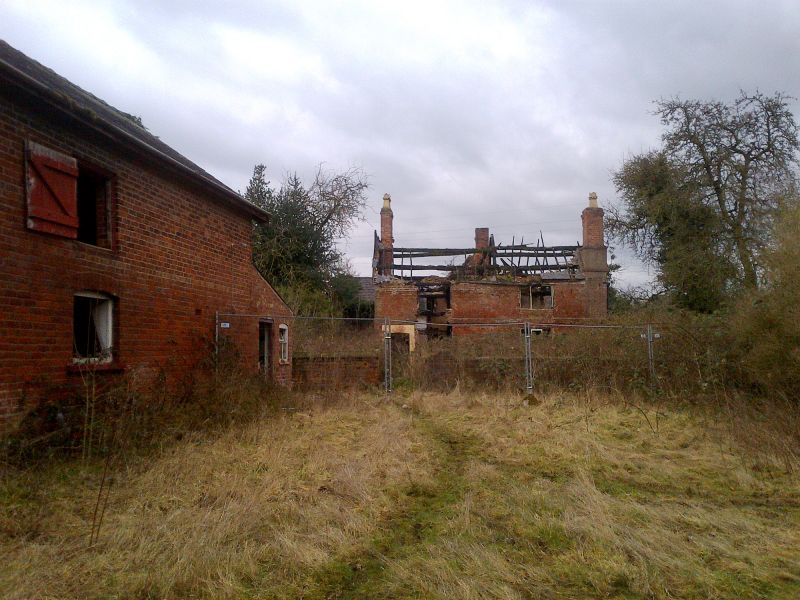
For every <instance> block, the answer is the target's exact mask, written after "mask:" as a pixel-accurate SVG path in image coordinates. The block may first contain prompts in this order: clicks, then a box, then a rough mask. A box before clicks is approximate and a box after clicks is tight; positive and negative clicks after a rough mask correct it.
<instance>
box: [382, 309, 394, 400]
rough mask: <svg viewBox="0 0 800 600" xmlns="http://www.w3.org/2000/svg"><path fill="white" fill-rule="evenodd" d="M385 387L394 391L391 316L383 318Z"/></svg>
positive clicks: (387, 391) (390, 391)
mask: <svg viewBox="0 0 800 600" xmlns="http://www.w3.org/2000/svg"><path fill="white" fill-rule="evenodd" d="M383 387H384V389H385V390H386V393H387V394H391V393H392V324H391V322H390V321H389V317H385V318H384V320H383Z"/></svg>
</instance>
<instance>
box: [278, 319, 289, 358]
mask: <svg viewBox="0 0 800 600" xmlns="http://www.w3.org/2000/svg"><path fill="white" fill-rule="evenodd" d="M278 345H279V346H280V352H281V362H284V363H285V362H289V327H287V326H286V325H280V326H278Z"/></svg>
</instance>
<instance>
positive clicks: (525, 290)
mask: <svg viewBox="0 0 800 600" xmlns="http://www.w3.org/2000/svg"><path fill="white" fill-rule="evenodd" d="M519 305H520V307H522V308H553V288H552V286H549V285H531V286H525V287H522V288H520V290H519Z"/></svg>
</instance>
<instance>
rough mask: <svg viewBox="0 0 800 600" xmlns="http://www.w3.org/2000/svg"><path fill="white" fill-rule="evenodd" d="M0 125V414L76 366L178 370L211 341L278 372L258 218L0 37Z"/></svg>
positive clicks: (284, 362)
mask: <svg viewBox="0 0 800 600" xmlns="http://www.w3.org/2000/svg"><path fill="white" fill-rule="evenodd" d="M0 130H1V131H2V139H0V308H1V309H2V310H0V423H4V422H5V423H8V422H10V421H11V420H13V419H9V417H13V416H15V415H16V416H18V415H21V414H22V413H23V412H24V411H25V410H26V409H27V408H29V407H30V406H31V405H32V404H34V403H36V402H37V401H38V399H39V398H41V397H43V396H47V397H48V398H52V397H53V390H54V389H68V388H70V387H75V386H80V385H81V381H82V376H83V375H85V374H86V372H87V371H91V372H92V373H93V374H94V376H95V377H96V378H98V380H99V381H100V382H101V383H104V382H108V381H113V380H115V378H117V377H119V376H120V375H124V374H126V373H131V372H133V371H136V372H137V375H138V376H139V377H141V378H144V377H146V376H157V377H159V379H160V380H166V381H167V382H168V383H169V382H180V381H181V380H187V379H190V378H191V376H192V373H193V369H195V368H196V367H197V366H198V364H200V363H202V361H204V360H205V359H207V358H208V357H209V353H210V351H211V348H213V344H214V342H215V341H216V342H218V343H222V342H224V341H225V340H228V341H229V342H230V343H229V344H228V345H229V346H232V347H234V348H235V349H236V352H234V353H232V354H235V355H236V356H238V357H239V360H240V361H241V365H242V366H243V367H244V368H245V369H246V370H250V371H254V372H256V371H257V370H258V369H261V371H262V372H264V374H265V376H267V377H270V378H272V379H274V380H276V381H278V382H283V383H289V382H290V381H291V346H290V335H289V334H290V332H289V323H290V321H289V317H290V316H291V313H290V311H289V309H288V307H287V306H286V305H285V304H284V302H283V301H282V300H281V298H280V297H279V296H278V295H277V294H276V293H275V291H274V290H273V289H272V288H271V287H270V285H269V284H268V283H267V282H266V281H265V280H264V279H263V278H262V277H261V276H260V275H259V273H258V272H257V271H256V269H255V267H254V266H253V263H252V256H251V253H252V242H251V237H252V231H253V222H254V221H265V220H267V219H268V218H269V215H268V214H266V213H265V212H263V211H262V210H260V209H258V208H256V207H255V206H253V205H252V204H250V203H248V202H247V201H245V200H244V199H243V198H242V197H241V196H239V195H238V194H237V193H236V192H234V191H233V190H231V189H230V188H228V187H226V186H225V185H224V184H222V183H221V182H219V181H218V180H216V179H215V178H214V177H212V176H211V175H209V174H208V173H206V172H205V171H203V170H202V169H201V168H200V167H198V166H197V165H196V164H194V163H193V162H191V161H190V160H188V159H187V158H185V157H184V156H181V155H180V154H179V153H178V152H176V151H175V150H173V149H172V148H170V147H169V146H167V145H166V144H165V143H164V142H162V141H161V140H160V139H159V138H158V137H156V136H155V135H153V134H151V133H150V132H149V131H148V130H147V129H146V128H144V127H143V126H142V124H141V122H140V121H139V120H138V119H136V118H135V117H132V116H130V115H127V114H125V113H123V112H121V111H119V110H117V109H115V108H113V107H111V106H109V105H108V104H106V103H105V102H103V101H102V100H100V99H98V98H97V97H95V96H93V95H92V94H90V93H88V92H86V91H84V90H82V89H81V88H79V87H78V86H76V85H74V84H72V83H70V82H69V81H67V80H66V79H64V78H63V77H61V76H59V75H58V74H56V73H55V72H53V71H52V70H50V69H48V68H46V67H44V66H42V65H41V64H39V63H37V62H36V61H34V60H32V59H30V58H28V57H27V56H25V55H24V54H22V53H21V52H19V51H17V50H15V49H14V48H12V47H11V46H9V45H8V44H6V43H5V42H2V41H0Z"/></svg>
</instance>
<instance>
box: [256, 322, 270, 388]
mask: <svg viewBox="0 0 800 600" xmlns="http://www.w3.org/2000/svg"><path fill="white" fill-rule="evenodd" d="M271 340H272V324H271V323H265V322H261V323H259V324H258V370H259V371H261V372H262V373H264V374H265V375H269V373H270V371H271V370H272V365H271V361H270V357H271V353H270V344H271Z"/></svg>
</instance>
